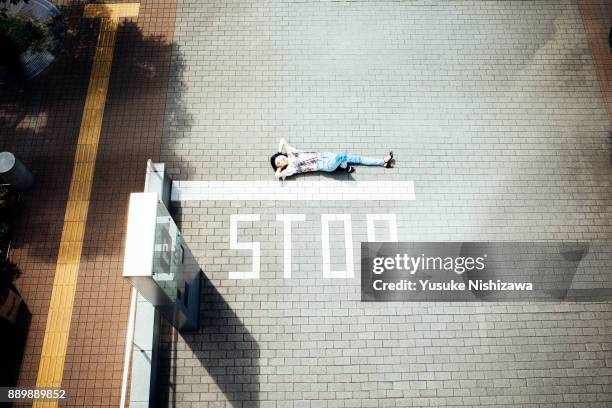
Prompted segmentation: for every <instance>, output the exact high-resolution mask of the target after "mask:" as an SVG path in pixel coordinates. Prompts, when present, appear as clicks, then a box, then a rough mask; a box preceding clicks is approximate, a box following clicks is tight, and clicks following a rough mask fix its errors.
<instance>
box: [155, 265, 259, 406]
mask: <svg viewBox="0 0 612 408" xmlns="http://www.w3.org/2000/svg"><path fill="white" fill-rule="evenodd" d="M179 336H180V339H179ZM183 343H184V344H185V345H186V347H187V348H188V349H189V350H190V351H191V353H193V359H197V363H198V364H199V367H202V368H204V370H205V372H201V371H199V370H198V365H194V364H193V363H192V362H191V361H190V360H189V359H178V358H177V357H179V356H177V353H179V352H180V350H184V347H183ZM159 352H160V354H159V371H158V385H159V386H158V387H157V401H156V406H158V407H175V406H177V403H179V402H180V401H181V399H179V398H180V396H179V398H177V394H180V393H182V392H183V391H182V390H181V388H182V386H183V385H184V384H183V383H182V381H183V380H184V379H185V377H191V378H193V377H194V376H198V375H200V376H201V377H200V378H201V379H202V380H201V381H200V382H199V385H200V386H203V388H200V389H201V393H202V394H203V395H206V394H207V395H211V394H214V393H215V391H216V390H217V388H218V390H220V391H221V392H223V394H224V395H225V398H226V399H227V401H228V402H230V403H231V405H232V407H236V408H238V407H259V390H260V384H259V374H260V366H259V358H260V349H259V346H258V344H257V340H256V339H255V338H254V337H253V336H252V335H251V333H249V330H248V328H247V327H246V326H245V325H244V324H243V323H242V321H241V320H240V318H238V316H237V315H236V313H235V312H234V311H233V310H232V308H231V307H230V306H229V305H228V303H227V302H226V301H225V299H224V298H223V296H222V295H221V294H220V293H219V292H218V291H217V289H216V288H215V286H214V285H213V284H212V282H210V280H209V279H208V278H207V277H206V275H204V274H203V276H202V291H201V305H200V328H199V330H197V331H194V332H186V333H178V331H177V330H175V329H174V328H172V327H171V326H170V324H169V323H167V322H165V321H164V322H162V328H161V341H160V347H159ZM183 363H185V364H186V365H185V364H183ZM183 367H191V368H192V370H193V371H192V373H191V374H188V375H185V373H180V372H177V371H179V370H180V369H181V368H183ZM207 378H210V379H211V380H212V381H214V384H213V383H212V382H208V381H206V379H207ZM185 385H187V384H185ZM192 385H193V384H192ZM206 386H208V387H206ZM191 392H195V391H194V390H193V389H192V390H191Z"/></svg>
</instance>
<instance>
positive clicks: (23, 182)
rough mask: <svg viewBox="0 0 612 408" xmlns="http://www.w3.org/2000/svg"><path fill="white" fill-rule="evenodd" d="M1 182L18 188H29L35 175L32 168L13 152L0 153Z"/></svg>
mask: <svg viewBox="0 0 612 408" xmlns="http://www.w3.org/2000/svg"><path fill="white" fill-rule="evenodd" d="M0 182H2V183H5V184H10V185H11V187H13V188H15V189H16V190H20V191H23V190H27V189H28V188H30V187H31V186H32V183H33V182H34V177H32V173H30V170H28V168H27V167H26V166H25V164H23V163H22V162H21V161H20V160H19V159H18V158H16V157H15V155H14V154H13V153H10V152H1V153H0Z"/></svg>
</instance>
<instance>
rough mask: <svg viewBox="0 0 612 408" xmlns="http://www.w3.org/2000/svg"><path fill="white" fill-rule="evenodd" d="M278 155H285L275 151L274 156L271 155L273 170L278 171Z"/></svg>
mask: <svg viewBox="0 0 612 408" xmlns="http://www.w3.org/2000/svg"><path fill="white" fill-rule="evenodd" d="M278 156H285V155H284V154H282V153H274V154H273V155H272V157H270V164H271V165H272V170H274V171H276V158H277V157H278Z"/></svg>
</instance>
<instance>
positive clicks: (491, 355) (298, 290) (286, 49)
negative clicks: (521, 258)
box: [159, 0, 612, 408]
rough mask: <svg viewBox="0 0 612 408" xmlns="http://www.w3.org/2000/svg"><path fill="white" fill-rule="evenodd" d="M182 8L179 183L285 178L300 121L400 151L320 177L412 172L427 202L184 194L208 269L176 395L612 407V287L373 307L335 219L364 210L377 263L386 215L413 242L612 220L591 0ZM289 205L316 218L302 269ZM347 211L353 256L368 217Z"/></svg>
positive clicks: (261, 402) (169, 376)
mask: <svg viewBox="0 0 612 408" xmlns="http://www.w3.org/2000/svg"><path fill="white" fill-rule="evenodd" d="M177 22H178V24H177V27H176V32H175V36H174V41H175V44H174V46H173V52H172V64H171V75H170V82H169V90H168V93H169V97H168V102H167V105H166V114H165V126H164V132H163V139H162V150H161V161H162V162H165V163H167V165H168V166H169V168H170V170H169V171H170V173H171V174H172V177H173V178H174V179H175V180H185V181H211V180H212V181H245V180H246V181H253V182H254V183H256V182H259V181H262V180H270V179H271V178H272V177H273V174H272V171H271V168H270V164H269V156H270V154H271V153H273V152H274V151H275V149H276V145H277V144H278V139H279V138H280V137H285V138H286V139H287V140H288V141H289V142H290V143H292V144H293V145H295V146H297V147H299V148H302V149H305V150H317V151H348V152H352V153H355V154H362V155H370V156H374V157H381V156H382V155H384V154H385V153H386V152H387V151H388V150H393V151H394V152H395V155H396V157H397V166H396V168H394V169H384V170H383V169H378V168H363V167H360V168H358V169H357V172H356V173H354V174H352V175H347V174H335V175H333V176H329V175H306V176H302V177H298V182H299V181H304V180H308V181H312V180H316V181H320V182H321V183H327V182H330V179H331V180H332V181H335V180H342V181H344V182H346V183H352V182H354V181H365V180H378V181H381V182H382V181H396V182H398V183H399V182H403V181H408V180H411V181H413V182H414V191H415V200H414V201H386V200H388V197H385V200H384V201H383V200H380V201H378V200H374V201H371V200H368V201H360V200H351V201H337V202H333V201H331V202H330V201H320V200H317V197H316V196H313V195H310V194H308V193H307V192H306V190H305V193H304V195H303V196H302V197H300V199H299V200H295V201H290V202H287V201H281V200H280V199H279V198H278V197H275V196H274V195H271V196H270V197H269V199H267V200H262V201H231V202H230V201H201V200H198V199H194V200H187V201H180V202H175V203H174V204H175V207H174V212H175V214H176V217H177V220H178V222H179V224H180V227H181V228H182V232H183V234H184V236H185V238H186V240H187V241H188V243H189V245H190V248H191V249H192V251H193V252H194V254H195V255H196V257H197V258H198V260H199V263H200V265H201V266H202V268H203V271H204V274H205V275H206V278H207V279H206V282H205V285H204V288H203V292H202V293H203V295H204V301H203V305H202V308H201V313H202V317H203V319H202V322H201V323H202V326H201V329H200V330H199V331H197V332H195V333H191V334H187V333H184V334H181V335H178V334H177V333H176V332H174V331H172V330H170V329H169V327H168V326H166V328H165V330H164V334H163V337H162V344H161V347H162V350H163V353H162V362H161V372H160V376H161V380H162V384H161V385H160V387H159V396H160V398H161V400H162V401H164V402H163V403H167V405H168V406H177V407H230V406H231V407H239V406H242V407H279V408H280V407H312V408H314V407H383V406H384V407H406V406H502V405H507V406H519V405H520V406H550V407H560V406H575V405H577V404H581V405H583V406H599V407H604V406H609V405H610V404H612V392H611V390H612V366H611V357H612V354H611V353H612V351H611V349H612V345H611V343H610V335H611V334H612V319H611V317H612V308H611V306H610V303H609V302H605V303H560V304H538V303H508V304H504V303H494V304H478V303H469V304H456V303H455V304H453V303H392V304H389V303H383V304H380V303H376V304H372V303H362V302H360V286H359V276H358V274H357V276H355V277H353V278H347V279H324V271H323V256H322V247H323V246H322V245H323V241H322V235H321V234H322V226H323V223H322V217H324V216H325V214H345V215H347V216H349V217H350V223H351V230H352V235H351V238H352V241H353V242H352V244H353V248H354V262H355V270H357V271H358V270H359V264H358V261H359V243H360V242H362V241H366V240H367V228H366V227H367V222H366V221H367V214H392V215H394V216H395V219H396V222H397V231H398V239H399V240H400V241H469V240H495V241H497V240H502V241H508V240H510V241H512V240H513V241H525V240H559V239H561V240H563V239H610V238H612V224H611V220H612V195H611V193H612V184H611V181H612V178H611V173H610V150H609V146H608V145H607V130H608V117H607V114H606V107H605V102H604V99H603V98H602V93H601V91H600V85H599V84H598V80H597V76H596V69H595V66H594V62H593V59H592V56H591V51H590V48H589V43H588V37H587V34H586V32H585V28H584V25H583V22H582V20H581V13H580V9H579V5H578V3H577V2H575V1H503V2H499V1H460V2H437V1H418V2H396V1H390V2H387V1H384V2H367V1H361V2H332V1H306V2H297V1H296V2H292V1H282V2H281V1H278V2H277V1H272V2H263V3H260V2H257V3H244V2H234V1H228V2H224V3H218V2H212V1H209V2H201V1H189V0H179V1H178V4H177ZM295 182H296V181H295V180H294V181H289V180H287V181H285V183H287V184H290V183H295ZM279 191H280V192H279V193H278V194H282V189H279ZM248 214H253V215H255V218H254V219H256V221H246V222H240V223H239V224H238V241H239V242H258V243H260V246H261V257H260V260H259V264H260V268H261V269H260V277H259V279H254V280H250V279H249V280H235V279H229V277H230V274H232V273H234V272H236V271H239V272H240V271H242V272H245V271H252V268H253V266H252V263H253V258H252V252H251V251H250V250H248V249H247V250H245V249H232V247H230V219H231V217H233V216H234V217H235V216H236V215H248ZM283 214H303V215H304V221H295V222H293V223H292V224H291V225H292V227H291V228H292V260H293V263H292V270H291V277H290V278H286V277H284V276H285V275H284V264H283V259H284V258H283V254H284V252H283V250H284V245H286V244H284V243H283V237H284V235H283V234H284V230H283V226H284V224H283V222H282V221H279V220H278V217H279V216H282V215H283ZM247 218H248V216H247ZM344 219H346V217H345V218H344ZM329 225H330V239H329V241H330V246H331V259H332V265H331V266H332V269H346V267H345V265H344V260H345V244H344V242H345V235H344V234H345V229H344V228H343V227H346V224H343V222H342V221H332V222H330V224H329ZM376 225H377V230H376V238H377V239H378V240H387V239H389V235H388V228H386V224H385V223H384V222H383V223H377V224H376ZM233 248H236V246H233Z"/></svg>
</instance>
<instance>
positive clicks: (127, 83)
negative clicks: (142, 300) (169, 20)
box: [0, 3, 191, 263]
mask: <svg viewBox="0 0 612 408" xmlns="http://www.w3.org/2000/svg"><path fill="white" fill-rule="evenodd" d="M60 10H61V12H62V15H63V16H64V19H65V22H66V26H67V36H66V40H65V42H64V47H63V49H62V50H61V52H60V54H59V55H58V57H57V60H56V61H55V62H54V63H53V64H52V65H51V66H50V67H49V68H48V69H47V70H46V71H45V72H43V73H42V74H41V75H39V76H38V77H36V78H35V79H33V80H31V81H26V82H17V81H14V82H12V83H10V84H7V85H6V86H4V87H3V88H2V89H0V146H2V150H8V151H12V152H13V153H15V155H16V156H17V157H19V158H20V159H21V160H22V161H23V162H24V163H25V164H26V165H27V166H28V167H29V169H30V170H31V171H32V173H33V175H34V177H35V184H34V186H33V188H32V189H31V190H30V191H28V192H27V193H26V194H24V203H25V211H24V214H23V217H21V220H20V222H19V223H18V225H17V227H16V237H15V241H16V247H15V251H14V253H15V254H16V255H17V257H19V256H20V255H21V254H20V253H23V254H27V255H28V256H34V257H37V258H38V259H39V260H41V261H45V262H51V263H52V262H54V260H55V257H56V255H57V243H58V242H59V238H60V235H61V228H62V223H63V213H64V209H65V205H66V199H67V195H68V188H69V183H70V177H71V173H72V166H73V161H74V153H75V149H76V142H77V139H78V135H79V129H80V126H81V119H82V116H83V104H84V101H85V97H86V94H87V87H88V83H89V77H90V73H91V67H92V59H93V55H94V52H95V48H96V42H97V36H98V31H99V26H100V19H98V18H83V10H84V5H83V4H78V3H71V4H70V5H68V6H64V7H61V8H60ZM156 32H159V30H156ZM171 56H172V61H173V68H172V69H173V75H178V76H181V77H182V71H183V70H184V62H183V58H182V56H181V54H180V53H176V52H175V53H174V55H173V43H171V42H169V41H168V40H167V39H166V38H165V37H164V36H162V35H157V34H155V35H147V34H146V33H143V31H142V30H141V29H140V28H139V27H138V25H137V24H136V22H135V20H129V19H128V20H122V22H121V23H120V25H119V27H118V31H117V36H116V43H115V52H114V58H113V65H112V70H111V77H110V81H109V88H108V94H107V98H106V105H105V111H104V118H103V124H102V132H101V135H100V143H99V148H98V156H97V161H96V169H95V176H94V184H93V189H92V196H91V201H90V209H89V216H88V224H87V231H88V232H89V233H88V234H87V235H86V237H85V245H84V251H83V258H84V259H85V258H87V257H89V256H95V255H104V256H107V255H109V254H115V255H119V254H120V253H121V251H122V245H123V244H122V243H123V239H124V235H125V231H124V222H125V217H122V216H121V215H122V214H127V199H126V200H117V199H116V198H117V197H123V196H124V195H125V197H127V196H128V195H129V193H130V192H133V191H142V186H143V183H144V175H145V169H146V161H147V159H149V158H151V159H153V160H154V161H157V160H159V156H160V146H161V139H162V131H163V127H164V115H166V103H165V100H166V92H167V89H168V88H167V86H168V77H169V75H170V60H171ZM183 85H184V83H181V84H178V86H177V84H175V87H174V88H173V89H172V92H171V93H170V96H169V97H170V98H173V99H176V100H178V101H180V95H181V94H182V92H183V88H182V86H183ZM168 106H169V109H170V110H169V111H168V113H167V116H168V117H170V118H176V121H180V122H181V124H182V126H185V127H189V126H190V125H191V116H190V115H189V114H188V113H187V111H186V109H185V106H184V104H182V103H179V102H176V103H169V104H168ZM169 126H172V125H169ZM91 231H95V233H91ZM100 237H102V239H103V240H104V241H106V242H105V244H106V243H111V244H110V245H100V244H99V242H100Z"/></svg>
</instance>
